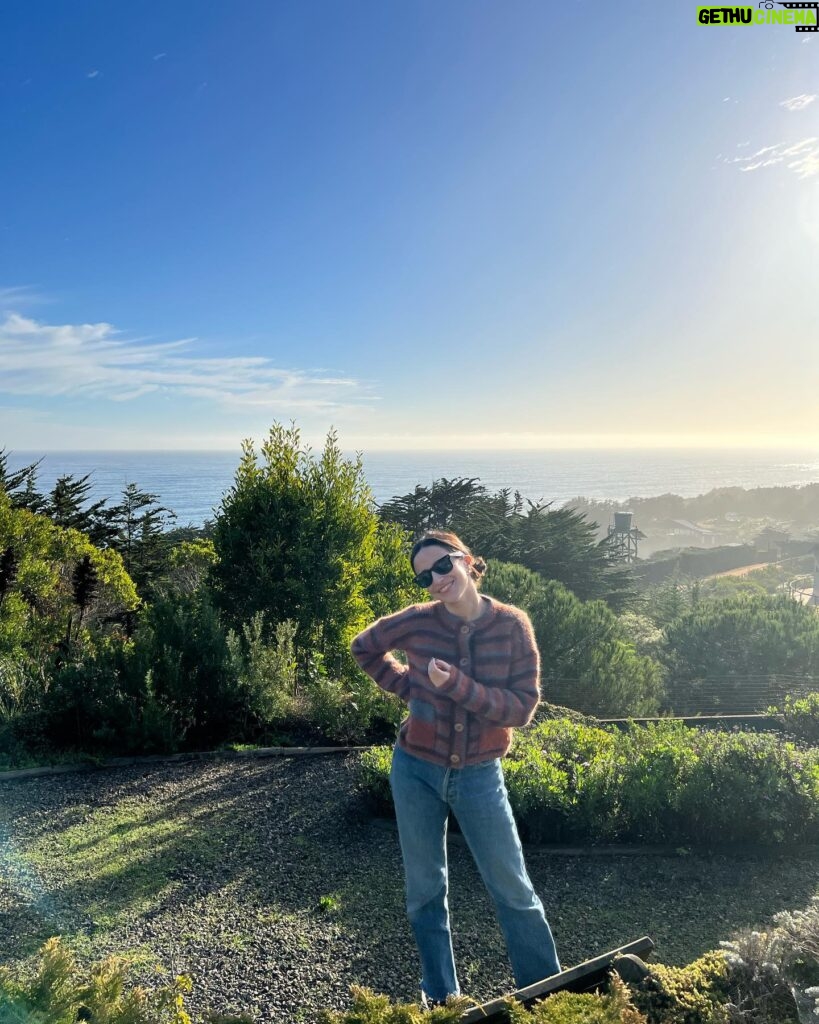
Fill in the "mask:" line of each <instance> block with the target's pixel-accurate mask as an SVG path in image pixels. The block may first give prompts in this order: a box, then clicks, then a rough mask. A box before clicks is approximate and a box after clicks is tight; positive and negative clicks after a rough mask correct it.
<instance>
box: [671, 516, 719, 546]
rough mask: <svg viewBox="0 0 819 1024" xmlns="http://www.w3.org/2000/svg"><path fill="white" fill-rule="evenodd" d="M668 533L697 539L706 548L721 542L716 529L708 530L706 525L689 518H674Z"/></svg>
mask: <svg viewBox="0 0 819 1024" xmlns="http://www.w3.org/2000/svg"><path fill="white" fill-rule="evenodd" d="M668 533H669V534H670V535H671V536H672V537H685V538H687V539H689V540H695V541H696V542H697V544H698V545H700V546H701V547H704V548H712V547H714V546H715V545H717V544H719V540H720V538H719V534H718V533H717V532H716V531H715V530H708V529H706V528H705V527H704V526H697V524H696V523H692V522H691V521H690V520H689V519H672V520H671V528H670V529H669V531H668Z"/></svg>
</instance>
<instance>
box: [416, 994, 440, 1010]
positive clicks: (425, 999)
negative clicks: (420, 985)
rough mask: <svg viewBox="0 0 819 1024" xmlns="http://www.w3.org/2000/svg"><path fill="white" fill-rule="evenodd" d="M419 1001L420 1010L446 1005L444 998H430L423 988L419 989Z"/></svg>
mask: <svg viewBox="0 0 819 1024" xmlns="http://www.w3.org/2000/svg"><path fill="white" fill-rule="evenodd" d="M420 1003H421V1009H422V1010H434V1009H435V1007H436V1006H446V1000H445V999H430V998H429V996H428V995H427V994H426V992H425V991H424V990H423V989H421V999H420Z"/></svg>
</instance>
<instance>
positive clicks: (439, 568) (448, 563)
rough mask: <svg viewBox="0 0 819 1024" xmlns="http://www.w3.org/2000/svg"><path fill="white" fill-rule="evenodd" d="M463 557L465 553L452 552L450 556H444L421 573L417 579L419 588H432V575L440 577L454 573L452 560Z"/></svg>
mask: <svg viewBox="0 0 819 1024" xmlns="http://www.w3.org/2000/svg"><path fill="white" fill-rule="evenodd" d="M463 557H464V553H463V551H450V553H449V554H448V555H444V556H443V558H439V559H438V561H437V562H434V563H433V564H432V565H431V566H430V567H429V569H424V571H423V572H419V573H418V575H417V576H416V577H415V582H416V583H417V584H418V586H419V587H423V588H424V590H426V588H427V587H431V586H432V574H433V573H434V572H435V573H437V574H438V575H439V576H446V574H447V573H448V572H452V559H453V558H463Z"/></svg>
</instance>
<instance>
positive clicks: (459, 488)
mask: <svg viewBox="0 0 819 1024" xmlns="http://www.w3.org/2000/svg"><path fill="white" fill-rule="evenodd" d="M527 505H528V507H527V509H526V512H525V513H524V511H523V501H522V499H521V497H520V495H519V494H515V496H514V498H512V497H510V494H509V491H508V490H502V491H499V492H498V493H497V494H494V495H489V494H487V493H486V488H484V487H483V486H481V485H480V483H479V482H478V480H477V478H472V479H467V478H463V477H462V478H458V479H453V480H447V479H446V478H442V479H440V480H435V481H433V483H432V485H431V486H430V487H428V488H427V487H422V486H420V485H419V486H417V487H416V488H415V490H414V491H413V492H411V493H410V494H405V495H403V496H399V497H395V498H393V499H392V500H391V501H388V502H385V503H384V504H383V505H382V506H381V508H380V510H379V513H380V515H381V516H382V518H384V519H387V520H389V521H392V522H396V523H399V524H400V525H401V526H403V527H404V529H405V530H408V531H409V532H410V533H411V534H413V535H417V534H419V533H421V532H423V531H424V530H428V529H433V528H434V529H447V530H454V531H455V532H456V533H458V534H459V535H460V536H462V537H464V538H465V539H468V540H469V544H470V547H471V548H472V550H473V551H475V552H476V553H478V554H480V555H482V556H483V557H484V558H491V559H497V560H498V561H502V562H515V563H518V564H520V565H523V566H525V567H526V568H528V569H531V570H533V571H534V572H537V573H538V574H539V575H540V576H542V577H543V578H544V579H547V580H557V581H559V582H561V583H563V584H564V586H566V587H567V588H568V589H569V590H571V591H572V592H573V593H574V594H575V595H576V596H577V597H578V598H580V600H583V601H585V600H593V599H600V600H603V601H605V602H606V603H607V604H609V605H610V606H611V607H612V608H614V609H615V610H621V609H623V608H625V607H626V606H628V605H629V604H630V603H631V602H632V601H633V598H634V589H633V583H632V576H631V570H630V568H629V567H628V566H625V565H623V564H621V563H619V562H618V561H617V559H616V556H615V553H614V550H613V548H612V547H611V545H610V543H609V541H608V540H607V539H604V540H603V541H600V542H598V541H597V540H596V533H597V524H596V523H593V522H590V521H589V520H587V519H586V517H585V515H584V514H583V513H579V512H577V511H575V510H574V509H572V508H567V507H564V508H559V509H553V508H552V507H551V503H547V502H540V503H535V502H532V501H529V502H528V503H527Z"/></svg>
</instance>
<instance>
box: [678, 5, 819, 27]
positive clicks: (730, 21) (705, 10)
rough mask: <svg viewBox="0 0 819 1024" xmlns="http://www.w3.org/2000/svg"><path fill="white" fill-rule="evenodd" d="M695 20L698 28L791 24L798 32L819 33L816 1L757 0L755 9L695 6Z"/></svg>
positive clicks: (818, 9)
mask: <svg viewBox="0 0 819 1024" xmlns="http://www.w3.org/2000/svg"><path fill="white" fill-rule="evenodd" d="M697 21H698V22H699V23H700V25H793V26H794V28H795V29H796V31H797V32H819V0H813V2H812V3H782V2H781V0H777V2H776V3H773V2H772V0H760V3H758V4H757V5H756V7H698V8H697Z"/></svg>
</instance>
